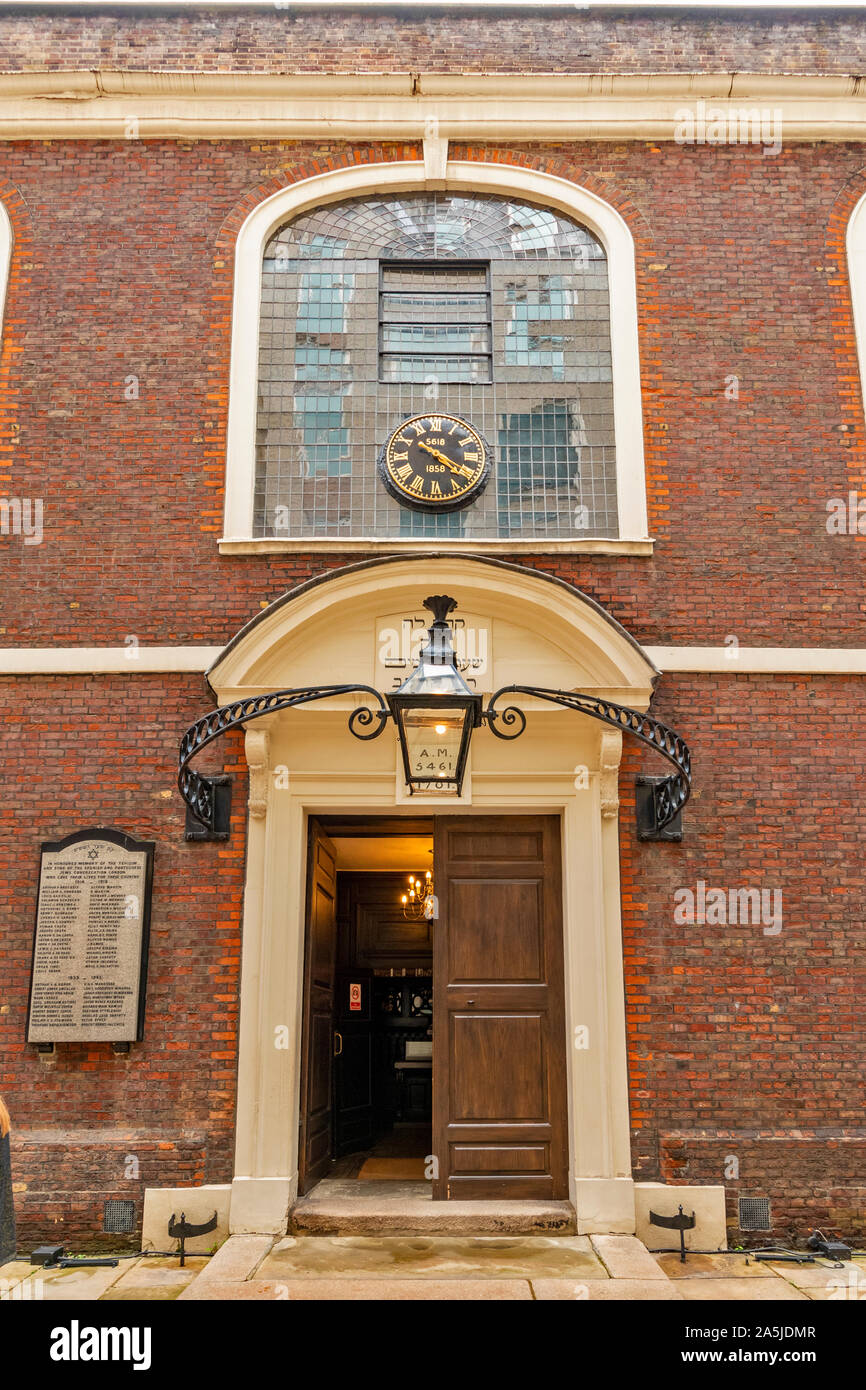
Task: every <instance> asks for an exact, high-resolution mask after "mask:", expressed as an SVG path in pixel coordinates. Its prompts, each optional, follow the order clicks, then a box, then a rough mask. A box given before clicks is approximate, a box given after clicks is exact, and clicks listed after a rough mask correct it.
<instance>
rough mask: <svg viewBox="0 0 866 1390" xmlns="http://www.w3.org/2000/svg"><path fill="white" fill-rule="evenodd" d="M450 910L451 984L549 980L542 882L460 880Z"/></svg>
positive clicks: (523, 982)
mask: <svg viewBox="0 0 866 1390" xmlns="http://www.w3.org/2000/svg"><path fill="white" fill-rule="evenodd" d="M449 910H450V912H451V914H452V917H453V919H454V921H455V922H459V923H460V928H459V930H455V931H453V932H451V933H449V937H448V947H449V956H450V967H449V974H448V978H449V982H450V983H451V984H459V983H461V982H462V981H469V982H471V981H473V980H483V981H485V982H487V983H490V982H492V981H494V980H503V981H504V980H513V981H514V982H515V983H520V984H525V983H527V982H529V981H536V980H543V979H544V935H543V913H542V904H541V885H540V884H539V883H537V882H534V881H532V880H530V881H528V882H525V883H519V882H517V883H515V882H511V883H501V882H497V881H496V880H495V879H489V878H473V879H469V880H466V879H464V880H461V881H460V882H457V883H454V884H453V886H452V888H451V893H450V906H449Z"/></svg>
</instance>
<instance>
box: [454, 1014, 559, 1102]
mask: <svg viewBox="0 0 866 1390" xmlns="http://www.w3.org/2000/svg"><path fill="white" fill-rule="evenodd" d="M543 1032H544V1025H543V1022H542V1020H541V1018H540V1017H539V1015H538V1014H535V1015H532V1014H530V1015H528V1016H527V1015H524V1016H521V1015H519V1014H511V1015H507V1014H501V1013H495V1014H481V1015H478V1014H476V1013H474V1012H473V1013H472V1014H460V1013H453V1014H452V1015H451V1058H450V1061H451V1069H452V1073H453V1075H452V1080H451V1097H452V1110H451V1119H452V1121H454V1122H458V1121H459V1122H462V1123H466V1124H476V1123H478V1122H479V1121H484V1122H487V1121H490V1120H492V1121H495V1122H496V1123H498V1124H504V1125H513V1124H535V1123H541V1124H544V1123H549V1121H550V1116H549V1114H548V1097H547V1078H546V1074H545V1065H544V1058H545V1051H546V1048H545V1039H544V1036H543ZM434 1036H435V1030H434Z"/></svg>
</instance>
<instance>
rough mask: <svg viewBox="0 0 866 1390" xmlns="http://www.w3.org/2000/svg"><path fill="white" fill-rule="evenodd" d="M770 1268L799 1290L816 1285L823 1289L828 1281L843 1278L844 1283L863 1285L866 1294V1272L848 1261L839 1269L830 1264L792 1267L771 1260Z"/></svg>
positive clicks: (862, 1288)
mask: <svg viewBox="0 0 866 1390" xmlns="http://www.w3.org/2000/svg"><path fill="white" fill-rule="evenodd" d="M769 1267H770V1269H772V1271H773V1273H774V1274H778V1275H779V1277H780V1278H782V1279H787V1280H788V1283H789V1284H794V1285H796V1287H797V1288H798V1289H805V1288H809V1287H810V1286H811V1285H814V1284H817V1285H818V1286H819V1287H823V1286H824V1285H825V1284H826V1283H827V1280H828V1279H830V1278H832V1277H835V1276H841V1279H842V1281H843V1283H844V1282H847V1281H848V1279H849V1278H850V1279H851V1281H852V1282H853V1283H855V1284H857V1283H859V1284H860V1285H861V1292H863V1293H866V1270H860V1269H857V1268H856V1267H855V1266H854V1265H853V1264H850V1263H848V1261H845V1263H844V1264H843V1265H842V1267H841V1268H839V1267H838V1266H835V1265H830V1264H814V1265H791V1264H784V1263H777V1262H776V1261H775V1260H771V1261H769Z"/></svg>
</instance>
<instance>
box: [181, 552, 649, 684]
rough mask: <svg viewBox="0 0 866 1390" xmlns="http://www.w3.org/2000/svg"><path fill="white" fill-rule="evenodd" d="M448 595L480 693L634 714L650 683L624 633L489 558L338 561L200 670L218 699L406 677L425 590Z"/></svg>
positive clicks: (587, 605)
mask: <svg viewBox="0 0 866 1390" xmlns="http://www.w3.org/2000/svg"><path fill="white" fill-rule="evenodd" d="M443 592H445V593H450V594H452V595H453V597H454V598H456V599H457V602H458V605H459V606H458V609H457V611H456V612H455V614H454V617H455V618H456V619H458V620H460V621H461V622H464V623H465V624H466V628H465V630H464V633H463V634H461V633H460V632H459V631H458V634H457V638H458V650H459V649H460V643H461V641H462V642H463V655H464V656H465V657H466V658H467V659H468V660H470V662H472V663H473V664H471V665H470V666H469V667H468V668H467V675H468V676H471V677H472V679H473V680H474V682H475V684H476V688H477V689H478V690H480V691H484V692H489V691H492V690H495V689H497V688H498V687H500V686H503V685H510V684H534V685H541V686H550V687H557V688H561V689H568V690H575V689H580V690H586V691H590V692H594V693H604V694H606V695H607V696H609V697H610V698H612V699H619V700H620V701H621V702H622V703H625V704H629V705H631V706H633V707H635V708H638V709H645V708H646V707H647V705H648V703H649V700H650V697H651V695H652V689H653V683H654V681H655V679H656V678H657V676H658V671H657V670H656V668H655V666H654V665H653V663H652V662H651V661H650V659H649V658H648V657H647V656H646V654H645V653H644V652H643V650H642V649H641V647H640V646H639V644H638V643H637V642H635V641H634V639H633V638H632V637H631V636H630V635H629V634H628V633H627V632H626V630H625V629H624V628H623V627H622V626H621V625H620V624H619V623H617V622H616V620H615V619H613V618H612V617H611V616H610V615H609V614H608V613H606V612H605V611H604V610H603V609H602V608H601V607H600V606H599V605H598V604H596V603H595V602H594V601H593V600H592V599H590V598H588V597H587V596H586V595H585V594H582V593H581V592H580V591H579V590H577V589H575V588H574V587H572V586H571V585H568V584H566V583H564V582H562V581H561V580H556V579H552V578H551V577H549V576H548V575H545V574H542V573H539V572H538V571H535V570H532V569H529V568H526V567H524V566H520V565H513V564H506V563H503V562H501V561H497V560H485V559H481V558H473V559H467V558H465V557H463V556H459V555H458V556H454V555H448V554H443V555H438V556H435V557H434V556H417V557H413V558H408V557H407V558H403V557H395V558H394V559H384V560H377V561H367V562H363V563H361V564H357V565H349V566H347V567H345V568H343V569H339V570H337V571H334V572H332V573H329V574H327V575H325V576H323V577H321V578H319V579H316V580H314V581H311V582H309V583H307V584H304V585H301V586H300V587H299V588H297V589H293V590H290V591H289V592H288V593H286V594H285V595H284V596H283V597H282V598H280V599H278V600H276V601H275V602H274V603H272V604H271V605H270V607H268V608H266V609H264V610H263V611H262V612H261V613H260V614H257V615H256V617H255V618H254V619H253V620H252V621H251V622H250V623H248V624H247V626H246V627H244V628H242V629H241V631H240V632H239V633H238V634H237V636H236V637H234V638H233V639H232V641H231V642H229V643H228V645H227V646H226V648H225V650H224V651H223V652H222V654H221V655H220V657H219V658H218V660H217V661H216V662H215V663H214V665H213V666H212V667H211V669H210V671H209V672H208V680H209V682H210V684H211V686H212V688H213V690H214V693H215V694H216V696H217V699H218V701H219V703H221V704H224V703H226V702H228V701H229V700H232V699H235V698H237V697H238V696H240V695H242V694H245V693H255V692H258V691H261V690H264V689H279V688H286V687H294V686H305V685H317V684H340V683H349V682H362V683H364V684H369V685H374V686H376V688H387V687H390V686H393V685H394V684H396V683H399V682H398V680H397V677H398V676H399V678H400V679H402V677H403V675H404V674H408V666H407V663H409V664H411V661H412V659H413V653H414V646H413V643H417V640H418V637H419V634H420V632H421V631H422V629H423V625H424V624H425V623H426V622H427V621H429V615H428V614H426V613H425V610H424V609H423V607H422V600H423V599H424V598H425V597H426V596H427V595H428V594H431V593H443Z"/></svg>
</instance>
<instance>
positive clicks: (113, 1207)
mask: <svg viewBox="0 0 866 1390" xmlns="http://www.w3.org/2000/svg"><path fill="white" fill-rule="evenodd" d="M102 1229H103V1231H110V1232H112V1233H113V1234H114V1235H118V1236H128V1235H131V1234H132V1232H133V1231H134V1230H135V1202H131V1201H127V1200H126V1199H118V1198H109V1200H108V1201H107V1202H106V1203H105V1205H104V1206H103V1208H102Z"/></svg>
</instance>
